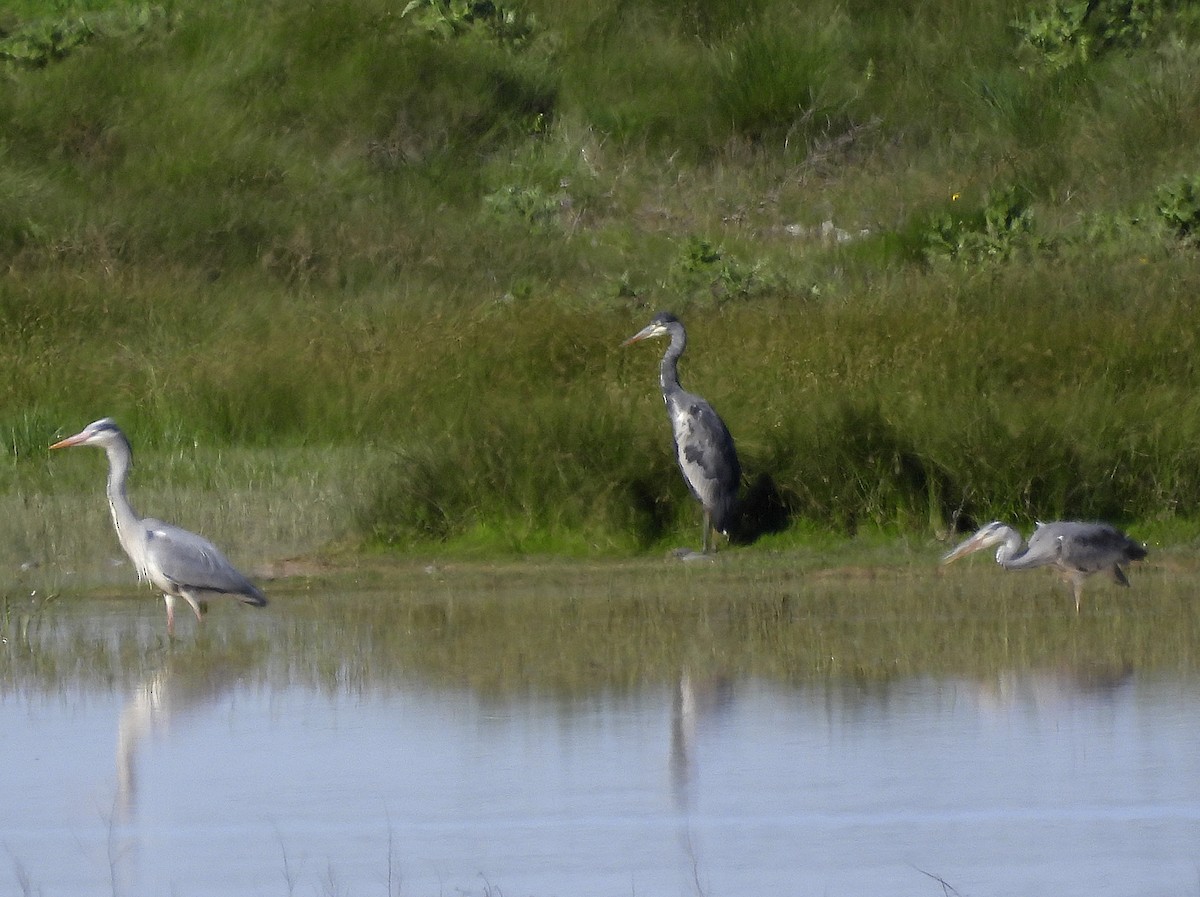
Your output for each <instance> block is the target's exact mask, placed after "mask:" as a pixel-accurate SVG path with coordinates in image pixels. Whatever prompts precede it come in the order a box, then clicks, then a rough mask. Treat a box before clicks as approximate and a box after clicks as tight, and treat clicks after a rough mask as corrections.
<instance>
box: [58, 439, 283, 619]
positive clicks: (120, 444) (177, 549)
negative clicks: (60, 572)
mask: <svg viewBox="0 0 1200 897" xmlns="http://www.w3.org/2000/svg"><path fill="white" fill-rule="evenodd" d="M73 445H94V446H98V447H99V448H102V449H104V453H105V454H106V455H108V507H109V510H111V511H112V519H113V525H114V526H115V527H116V529H117V539H118V540H119V541H120V543H121V548H123V549H124V550H125V553H126V554H127V555H129V559H130V560H131V561H133V566H134V567H135V568H136V569H137V573H138V579H139V580H141V581H143V582H150V583H151V584H152V585H154V586H155V587H156V588H158V589H161V590H162V593H163V599H164V600H165V601H166V603H167V634H168V635H174V634H175V601H176V599H178V598H182V599H183V600H184V601H186V602H187V603H188V604H189V605H191V608H192V612H193V613H195V615H196V620H197V621H198V622H203V620H204V605H205V601H206V599H208V598H210V597H213V596H216V595H232V596H234V597H235V598H237V599H238V600H240V601H241V602H242V603H244V604H249V605H252V606H254V607H263V606H264V605H266V603H267V599H266V596H264V595H263V593H262V592H260V591H259V590H258V589H257V588H255V586H254V585H253V584H252V583H251V582H250V580H248V579H247V578H246V577H245V576H243V575H242V574H241V573H240V572H238V570H237V569H236V568H235V567H234V566H233V564H231V563H229V561H228V559H226V557H225V555H223V554H222V553H221V552H220V550H219V549H218V548H217V547H216V546H215V545H213V544H212V543H211V542H209V541H208V540H207V539H205V538H204V537H203V536H198V535H196V534H195V533H191V532H188V531H187V530H185V529H180V528H179V527H177V526H172V525H171V524H169V523H163V522H162V521H161V520H155V519H154V518H153V517H145V518H142V517H138V515H137V514H136V513H135V512H134V510H133V507H132V506H131V505H130V504H129V498H128V496H127V494H126V491H125V483H126V480H127V479H128V478H129V469H130V468H131V467H132V466H133V450H132V449H131V448H130V447H129V440H128V439H126V438H125V434H124V433H122V432H121V429H120V428H119V427H118V426H117V425H116V423H114V422H113V420H112V419H111V418H108V417H106V418H103V419H101V420H98V421H95V422H93V423H90V424H88V425H87V426H86V427H84V428H83V429H82V430H80V431H79V432H78V433H76V434H75V435H74V436H68V437H67V438H66V439H63V440H62V441H61V442H56V443H54V445H52V446H50V448H52V449H60V448H67V447H69V446H73Z"/></svg>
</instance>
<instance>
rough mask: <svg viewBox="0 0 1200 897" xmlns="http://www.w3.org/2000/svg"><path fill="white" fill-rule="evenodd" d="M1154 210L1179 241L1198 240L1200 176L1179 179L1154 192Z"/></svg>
mask: <svg viewBox="0 0 1200 897" xmlns="http://www.w3.org/2000/svg"><path fill="white" fill-rule="evenodd" d="M1154 198H1155V209H1156V211H1157V212H1158V215H1159V217H1160V218H1161V219H1162V220H1163V222H1165V224H1166V225H1167V227H1168V228H1170V230H1171V232H1172V233H1173V234H1174V235H1175V236H1176V237H1178V238H1179V239H1181V240H1187V241H1195V240H1196V239H1198V238H1200V176H1198V175H1192V176H1191V177H1185V178H1180V179H1179V180H1177V181H1175V182H1174V183H1171V184H1164V185H1163V186H1161V187H1159V188H1158V190H1157V191H1156V192H1155V197H1154Z"/></svg>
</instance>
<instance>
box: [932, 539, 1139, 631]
mask: <svg viewBox="0 0 1200 897" xmlns="http://www.w3.org/2000/svg"><path fill="white" fill-rule="evenodd" d="M993 545H999V546H1000V547H999V548H998V549H996V563H997V564H999V565H1000V566H1001V567H1003V568H1004V569H1005V570H1032V569H1033V568H1034V567H1053V568H1054V569H1055V570H1057V571H1058V574H1059V576H1061V577H1062V578H1063V580H1064V581H1065V582H1068V583H1070V584H1071V591H1072V592H1073V593H1074V595H1075V613H1079V601H1080V598H1081V597H1082V596H1083V581H1084V580H1085V579H1087V578H1088V577H1089V576H1091V575H1092V574H1093V573H1100V572H1103V573H1107V574H1108V575H1109V576H1110V577H1112V580H1113V582H1115V583H1117V584H1118V585H1122V586H1128V585H1129V580H1128V579H1126V578H1125V571H1124V570H1122V569H1121V564H1126V563H1129V562H1130V561H1140V560H1141V559H1142V558H1144V557H1145V556H1146V546H1144V545H1142V544H1140V543H1138V542H1135V541H1133V539H1131V538H1129V536H1127V535H1125V534H1124V533H1123V532H1121V531H1120V530H1119V529H1117V528H1116V527H1115V526H1110V525H1109V524H1107V523H1079V522H1076V521H1073V520H1059V521H1056V522H1054V523H1039V524H1038V525H1037V528H1036V529H1035V530H1034V531H1033V535H1032V536H1030V537H1029V543H1028V544H1026V543H1025V540H1024V539H1023V538H1022V537H1021V534H1020V533H1019V532H1017V531H1016V530H1015V529H1013V528H1012V527H1011V526H1007V525H1005V524H1003V523H1001V522H1000V521H998V520H997V521H993V522H992V523H989V524H988V525H987V526H985V527H983V528H981V529H980V530H979V531H978V532H977V533H975V535H973V536H971V538H969V539H967V540H966V541H965V542H963V543H962V544H960V545H958V546H957V547H955V548H954V550H952V551H950V552H947V554H946V555H945V556H944V557H943V558H942V563H943V564H949V563H951V562H952V561H955V560H957V559H958V558H960V557H962V556H963V555H967V554H970V553H971V552H973V551H979V550H981V549H983V548H990V547H991V546H993Z"/></svg>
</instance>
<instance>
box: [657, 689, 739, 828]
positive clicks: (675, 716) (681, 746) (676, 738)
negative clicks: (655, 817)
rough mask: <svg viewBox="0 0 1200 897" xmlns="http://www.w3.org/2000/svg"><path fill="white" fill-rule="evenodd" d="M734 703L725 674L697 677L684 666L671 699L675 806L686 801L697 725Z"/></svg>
mask: <svg viewBox="0 0 1200 897" xmlns="http://www.w3.org/2000/svg"><path fill="white" fill-rule="evenodd" d="M732 703H733V680H732V679H731V678H730V677H729V676H727V675H725V674H724V673H713V674H710V675H708V676H705V677H703V678H699V679H697V678H696V677H695V676H693V675H692V672H691V670H689V669H687V668H686V667H685V668H684V669H683V671H682V672H681V673H680V674H679V681H678V682H677V683H676V688H675V694H674V695H673V698H672V701H671V785H672V793H673V794H674V795H675V803H676V805H677V806H680V807H685V806H687V803H688V791H689V786H690V784H691V782H692V777H693V774H694V768H695V763H696V756H695V754H696V732H697V728H698V727H699V726H700V725H701V724H703V723H705V722H706V721H708V720H709V719H712V718H717V717H719V716H721V715H722V714H723V713H724V712H725V711H727V710H728V709H729V707H730V706H731V705H732Z"/></svg>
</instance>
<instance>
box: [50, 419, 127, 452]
mask: <svg viewBox="0 0 1200 897" xmlns="http://www.w3.org/2000/svg"><path fill="white" fill-rule="evenodd" d="M121 435H122V434H121V431H120V429H118V427H117V423H116V421H114V420H113V419H112V418H111V417H102V418H100V420H97V421H92V422H91V423H90V424H88V425H87V426H86V427H84V428H83V429H82V430H80V431H79V432H78V433H76V434H75V435H74V436H68V437H67V438H66V439H63V440H60V441H59V442H56V443H54V445H52V446H50V448H52V449H60V448H69V447H70V446H73V445H98V446H106V445H108V444H109V443H110V442H112V441H113V440H114V439H116V438H118V437H120V436H121Z"/></svg>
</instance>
